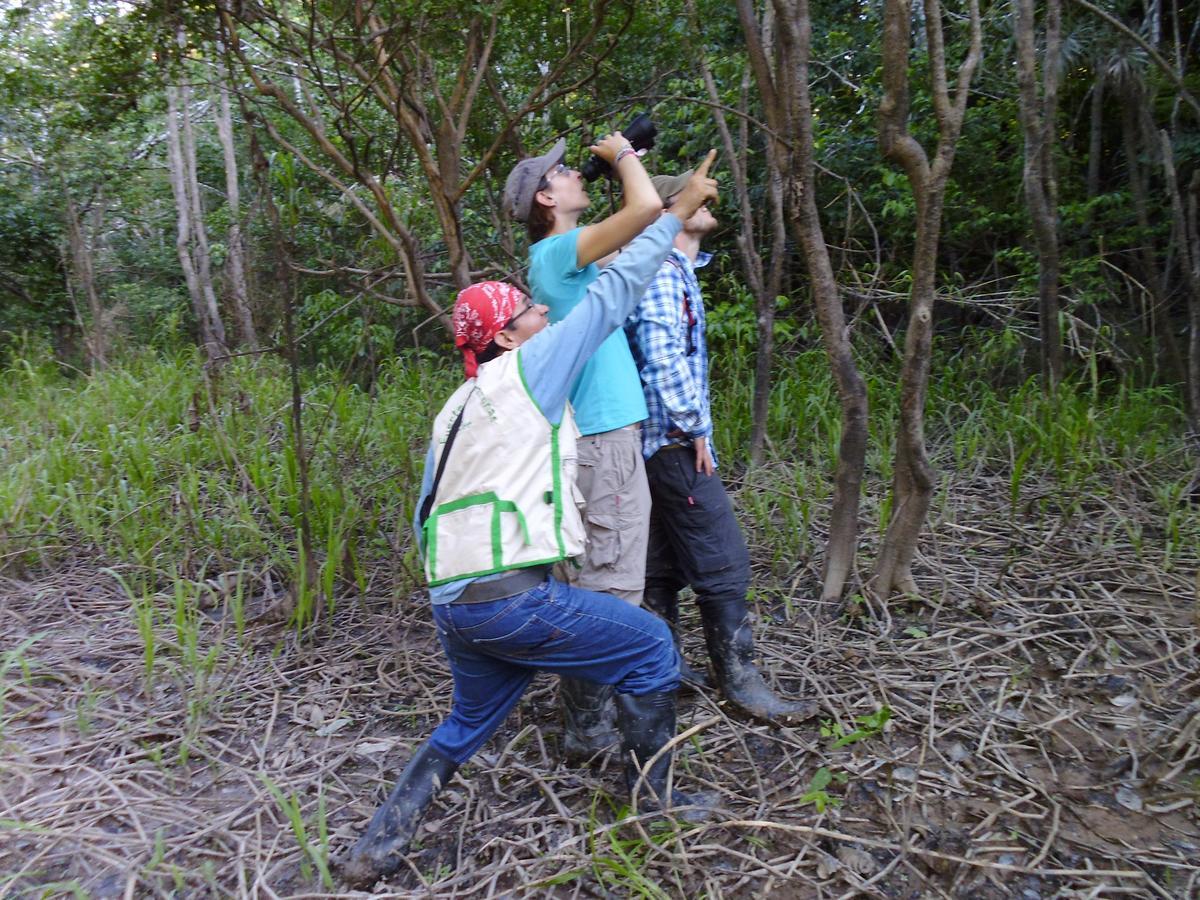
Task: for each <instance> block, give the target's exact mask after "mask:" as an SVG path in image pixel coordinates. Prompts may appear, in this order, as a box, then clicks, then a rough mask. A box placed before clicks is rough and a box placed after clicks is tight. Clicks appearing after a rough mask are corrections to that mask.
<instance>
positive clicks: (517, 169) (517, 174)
mask: <svg viewBox="0 0 1200 900" xmlns="http://www.w3.org/2000/svg"><path fill="white" fill-rule="evenodd" d="M566 155H567V142H566V141H565V140H564V139H562V138H559V140H558V142H557V143H555V145H554V146H553V147H551V148H550V152H548V153H543V154H542V155H541V156H531V157H530V158H529V159H523V160H521V161H520V162H519V163H517V164H516V165H515V166H513V170H512V171H511V172H509V173H508V180H507V181H505V182H504V208H505V209H507V210H508V213H509V215H511V216H512V217H513V218H514V219H517V220H519V221H521V222H524V221H526V220H528V219H529V210H530V209H531V208H532V207H533V196H534V194H536V193H537V192H538V184H540V183H541V180H542V179H543V178H544V177H545V176H546V173H547V172H549V171H550V170H551V169H553V168H554V167H555V166H557V165H558V164H559V163H560V162H562V161H563V159H564V157H566Z"/></svg>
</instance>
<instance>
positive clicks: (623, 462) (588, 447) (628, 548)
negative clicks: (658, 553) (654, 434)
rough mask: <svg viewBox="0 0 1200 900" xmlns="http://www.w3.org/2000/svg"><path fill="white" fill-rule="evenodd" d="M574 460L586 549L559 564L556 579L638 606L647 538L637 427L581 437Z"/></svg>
mask: <svg viewBox="0 0 1200 900" xmlns="http://www.w3.org/2000/svg"><path fill="white" fill-rule="evenodd" d="M578 460H579V473H578V476H577V483H578V485H579V490H580V492H581V493H582V494H583V498H584V503H585V506H584V509H583V523H584V528H585V530H586V532H587V544H586V547H585V549H584V555H583V558H582V559H581V560H577V561H576V562H575V563H572V562H570V561H568V562H565V563H562V564H560V566H559V567H558V569H559V572H558V574H559V577H560V578H561V579H562V580H563V581H566V582H568V583H569V584H571V585H573V586H574V587H578V588H583V589H584V590H589V591H600V592H602V593H605V594H612V595H613V596H614V597H619V598H621V599H622V600H624V601H626V602H627V603H631V604H633V605H634V606H641V603H642V592H643V590H644V589H645V585H646V544H647V542H648V538H649V534H650V488H649V486H648V484H647V483H646V464H645V462H644V461H643V459H642V427H641V425H628V426H626V427H625V428H618V429H616V430H615V431H605V432H601V433H600V434H589V435H586V436H584V437H581V438H580V439H579V447H578Z"/></svg>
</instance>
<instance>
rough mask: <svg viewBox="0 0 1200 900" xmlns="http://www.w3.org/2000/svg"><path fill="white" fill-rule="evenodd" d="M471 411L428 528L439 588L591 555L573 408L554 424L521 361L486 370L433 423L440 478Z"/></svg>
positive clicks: (429, 565)
mask: <svg viewBox="0 0 1200 900" xmlns="http://www.w3.org/2000/svg"><path fill="white" fill-rule="evenodd" d="M464 403H465V404H466V410H465V412H464V413H463V420H462V424H461V425H460V426H459V429H458V434H457V436H456V437H455V438H454V443H453V444H452V445H451V447H450V457H449V459H448V460H447V462H446V470H445V471H444V472H443V473H442V480H441V482H440V484H439V485H438V489H437V496H436V497H435V498H434V503H433V508H432V510H431V511H430V514H429V518H428V520H426V522H425V529H424V530H425V577H426V578H427V579H428V580H429V584H431V585H438V584H445V583H446V582H448V581H457V580H458V579H460V578H478V577H480V576H482V575H491V574H494V573H496V572H504V571H507V570H509V569H519V568H524V567H526V566H533V565H538V564H541V563H554V562H558V561H559V560H561V559H567V558H569V557H572V556H579V555H580V554H582V553H583V539H584V531H583V520H582V518H581V517H580V514H579V506H578V504H577V502H576V498H578V497H579V496H580V494H579V490H578V488H576V486H575V459H576V450H575V445H576V441H577V440H578V438H579V431H578V429H577V428H576V427H575V419H574V416H573V415H572V413H571V405H570V404H569V403H568V404H567V405H566V407H565V409H564V411H563V417H562V422H560V423H559V424H558V425H553V424H551V423H550V421H549V420H548V419H547V418H546V417H545V416H544V415H543V414H542V411H541V410H540V409H539V408H538V405H537V402H536V401H535V400H534V399H533V395H532V394H530V392H529V387H528V385H527V384H526V383H525V376H524V373H523V372H522V370H521V354H520V353H519V352H512V353H505V354H503V355H502V356H500V357H498V358H496V359H494V360H492V361H491V362H487V363H484V364H483V365H482V366H480V367H479V373H478V375H477V377H476V378H474V379H473V380H470V381H468V382H466V384H464V385H463V386H462V387H460V388H459V389H458V390H457V391H455V392H454V394H453V395H451V397H450V399H449V400H448V401H447V402H446V405H445V406H443V407H442V411H441V412H440V413H438V416H437V418H436V419H435V420H434V424H433V446H434V448H435V449H434V460H433V465H434V471H435V472H436V471H437V465H438V464H439V463H440V462H441V457H442V451H443V449H444V448H445V445H446V437H447V436H448V434H449V432H450V427H451V426H452V425H453V424H454V419H455V417H457V416H458V412H459V410H460V409H462V408H463V404H464Z"/></svg>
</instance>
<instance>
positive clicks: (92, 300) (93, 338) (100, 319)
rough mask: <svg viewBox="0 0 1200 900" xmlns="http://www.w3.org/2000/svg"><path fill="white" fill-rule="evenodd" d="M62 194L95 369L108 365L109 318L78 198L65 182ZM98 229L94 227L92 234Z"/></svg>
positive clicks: (86, 344)
mask: <svg viewBox="0 0 1200 900" xmlns="http://www.w3.org/2000/svg"><path fill="white" fill-rule="evenodd" d="M63 196H64V199H65V200H66V212H67V242H68V244H69V246H70V249H71V269H72V271H73V272H74V274H75V282H76V284H77V286H78V287H79V290H80V292H81V293H82V294H83V296H84V299H85V300H86V301H87V307H88V316H89V318H90V319H91V321H90V322H89V323H88V328H87V331H86V332H85V333H84V339H83V344H84V347H85V348H86V351H87V358H88V364H89V366H90V367H91V368H92V370H93V371H95V370H96V369H103V368H104V367H105V366H107V365H108V344H109V333H108V332H109V324H110V323H109V317H108V314H107V313H106V312H105V310H104V307H103V306H102V305H101V303H100V294H99V292H98V291H97V290H96V276H95V271H94V269H93V268H92V248H91V242H90V241H89V240H88V238H87V235H86V234H84V228H83V223H82V222H81V221H80V218H79V207H78V206H77V205H76V204H75V200H74V198H73V197H72V196H71V194H70V192H69V191H68V190H67V188H66V185H65V184H64V185H63ZM95 231H96V230H95V229H93V234H94V233H95Z"/></svg>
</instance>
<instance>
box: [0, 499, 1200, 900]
mask: <svg viewBox="0 0 1200 900" xmlns="http://www.w3.org/2000/svg"><path fill="white" fill-rule="evenodd" d="M945 496H947V497H951V498H958V499H955V500H954V501H952V502H951V501H946V502H945V503H944V504H943V505H942V506H941V507H940V508H939V509H937V510H935V512H934V516H935V517H936V520H935V521H934V522H933V528H932V533H931V534H930V535H929V537H928V539H927V540H926V541H925V542H924V543H923V553H924V555H923V557H922V558H921V560H920V566H919V570H918V575H919V582H920V586H921V588H922V591H923V592H924V597H925V599H924V600H923V601H904V602H898V603H894V604H892V605H891V606H890V607H889V608H888V609H886V610H884V609H880V608H875V609H865V610H863V612H865V613H867V614H866V615H863V616H861V617H843V618H840V619H835V620H830V619H829V617H828V615H827V613H828V611H827V610H824V609H822V608H821V607H820V605H819V604H817V603H814V602H813V601H812V600H811V597H812V596H813V595H814V592H815V585H816V567H817V566H818V565H819V561H818V560H800V561H797V563H796V565H795V567H794V569H792V570H791V571H788V572H774V573H770V572H760V573H758V575H759V578H758V592H757V594H756V603H757V611H758V613H759V615H760V617H761V626H760V627H759V629H758V635H759V639H760V648H761V651H762V656H763V659H764V661H765V663H766V665H767V667H768V668H769V669H770V670H771V672H772V673H773V676H772V677H773V678H774V680H775V681H776V683H777V686H778V687H780V688H781V689H782V690H784V691H788V692H792V693H795V694H803V695H808V696H813V697H816V698H818V699H819V700H820V702H821V704H822V707H823V710H824V712H823V717H824V720H825V722H826V727H825V729H824V730H825V731H826V732H831V731H834V732H836V727H835V723H836V725H837V726H840V727H841V730H842V732H851V731H853V730H854V728H855V726H856V724H858V722H857V718H858V717H860V716H866V715H869V714H871V713H874V712H875V711H876V710H878V709H879V708H881V707H883V706H886V707H888V708H889V709H890V710H891V714H892V715H891V719H890V721H889V722H888V723H887V725H886V726H885V727H884V729H883V731H882V733H880V734H875V735H868V736H865V737H862V738H861V739H859V740H855V741H853V742H851V743H849V744H848V745H846V746H844V747H841V748H839V749H833V748H832V744H833V743H834V742H835V740H836V733H835V734H826V735H822V734H821V727H820V723H816V722H814V723H810V724H808V725H806V726H804V727H799V728H796V729H787V728H776V729H773V728H769V727H765V726H762V725H756V724H751V723H747V722H745V721H741V720H738V719H736V718H731V717H730V715H729V714H728V713H727V711H726V710H725V709H724V708H723V706H722V705H721V704H720V702H718V698H716V697H714V696H702V695H696V694H686V695H684V697H683V698H682V701H681V706H680V727H681V729H686V728H692V727H693V726H695V727H696V728H697V731H696V733H695V735H694V737H692V738H689V739H688V740H686V741H685V742H684V743H683V745H682V750H681V753H680V755H679V759H678V764H677V772H678V776H677V777H678V778H679V780H680V783H681V785H682V786H684V787H687V788H692V789H706V790H709V791H714V792H716V793H717V794H718V795H719V797H720V800H721V806H722V810H721V812H720V813H719V814H718V815H717V816H716V817H715V819H714V820H713V821H711V822H710V823H708V824H705V825H701V826H698V827H692V826H684V825H679V824H675V823H671V822H663V821H656V820H653V819H652V818H649V817H641V818H629V817H625V818H623V819H622V818H619V817H618V815H619V813H621V812H622V810H621V809H620V805H621V804H622V803H623V802H624V801H623V799H622V795H621V791H620V789H619V777H618V771H617V770H618V766H617V763H616V760H615V759H614V758H612V757H606V758H602V759H599V760H596V761H595V764H594V765H593V766H591V767H588V768H572V767H568V766H566V765H563V764H562V763H560V762H559V761H558V758H559V753H558V747H559V742H560V726H559V723H558V721H557V717H556V711H555V695H554V684H553V681H552V680H551V679H550V678H547V677H542V678H539V679H538V680H537V681H536V682H535V684H534V687H533V688H532V689H531V691H530V692H529V693H528V694H527V696H526V697H525V699H524V700H523V701H522V703H521V705H520V707H519V709H518V710H517V711H516V713H515V714H514V715H513V716H512V717H511V718H510V720H509V721H508V722H507V723H506V724H505V726H504V727H503V729H502V730H501V731H500V733H499V734H498V735H497V736H496V737H495V738H494V739H493V740H492V741H491V742H490V743H489V744H488V745H487V746H486V747H485V749H484V751H483V752H481V753H480V754H478V755H477V756H476V757H475V758H474V760H473V761H472V762H471V763H470V764H469V765H468V766H467V767H465V768H464V769H463V770H462V771H461V772H460V773H459V775H458V776H457V777H456V778H455V780H454V781H453V783H452V784H451V785H450V787H449V789H448V790H447V791H445V792H444V793H443V795H442V797H441V798H440V800H439V801H438V802H437V804H436V806H435V808H433V809H432V811H431V813H430V815H429V816H428V818H427V821H426V824H425V826H424V830H423V834H422V837H421V840H420V844H419V846H417V847H415V848H414V850H413V852H412V853H411V855H410V856H409V859H408V865H407V867H406V869H405V870H404V871H403V872H402V873H401V874H400V875H399V876H397V877H396V878H395V879H394V880H393V881H392V882H391V883H390V884H380V885H378V886H377V888H376V893H378V894H390V895H397V896H421V897H447V898H448V897H472V898H476V897H525V896H551V897H627V896H644V897H661V896H668V897H676V896H678V897H710V898H718V897H766V896H770V897H771V898H772V900H783V898H800V897H838V896H867V897H912V898H916V897H956V898H957V897H963V898H990V897H996V898H1006V897H1020V898H1029V900H1036V898H1050V897H1099V896H1115V895H1118V894H1120V895H1130V896H1145V897H1196V896H1200V735H1198V733H1197V732H1198V729H1200V676H1198V674H1197V646H1198V644H1197V620H1196V595H1195V590H1196V588H1195V582H1194V579H1195V575H1196V565H1197V563H1196V559H1195V558H1185V559H1179V558H1176V559H1174V560H1167V559H1165V558H1164V554H1163V551H1162V550H1161V549H1158V548H1156V547H1155V538H1154V523H1153V521H1152V517H1151V516H1150V515H1149V513H1147V512H1146V510H1145V509H1142V508H1140V507H1139V506H1138V504H1137V501H1136V498H1135V499H1131V500H1130V501H1129V502H1128V505H1126V506H1124V507H1119V506H1117V505H1114V504H1112V503H1111V502H1109V503H1105V504H1103V505H1097V506H1096V508H1095V509H1084V510H1079V509H1076V510H1074V511H1073V513H1072V515H1071V516H1070V517H1064V516H1062V515H1057V514H1055V513H1054V511H1053V509H1052V508H1051V509H1049V510H1044V509H1041V510H1039V511H1038V512H1037V514H1036V516H1035V515H1034V514H1033V513H1031V512H1030V510H1025V511H1023V512H1019V513H1018V514H1017V515H1015V516H1014V513H1013V512H1012V511H1011V510H1010V509H1009V508H1008V505H1007V503H1006V502H1003V503H1002V502H1001V501H1000V500H998V499H995V498H1004V497H1006V496H1007V488H1006V482H1004V483H1000V482H997V483H996V484H991V483H990V482H989V481H988V480H987V479H986V477H984V476H978V477H976V478H975V479H974V480H973V481H970V482H968V481H966V480H963V479H960V480H959V482H958V483H956V484H954V485H952V486H948V489H947V490H946V492H945ZM1132 521H1139V522H1141V523H1142V524H1143V525H1144V526H1145V527H1144V528H1142V529H1140V530H1139V531H1137V532H1136V533H1137V534H1138V535H1139V544H1140V547H1138V548H1135V547H1134V546H1132V545H1130V543H1129V535H1131V534H1133V533H1134V532H1132V531H1131V529H1129V528H1127V527H1124V526H1125V525H1126V524H1128V523H1129V522H1132ZM869 545H870V541H869V540H867V539H864V549H866V548H868V547H869ZM863 558H864V559H869V558H870V557H869V555H868V554H867V553H866V552H864V555H863ZM103 566H104V563H103V561H98V560H94V559H87V558H83V557H79V558H75V559H71V560H69V561H66V562H64V563H63V564H62V565H61V566H60V567H59V568H57V569H56V570H55V571H52V572H44V573H41V574H38V575H30V576H26V577H25V578H24V579H22V580H11V579H6V580H0V653H2V654H3V656H2V657H0V660H2V662H0V666H2V667H3V668H4V673H3V676H4V682H3V683H4V688H3V690H4V694H3V705H2V707H0V725H2V728H3V731H2V734H0V748H2V756H0V760H2V762H0V892H2V893H5V894H7V895H14V896H39V897H40V896H57V895H67V896H70V895H75V896H91V897H148V896H177V897H183V896H187V897H198V896H199V897H203V896H230V895H237V896H253V897H275V896H281V897H282V896H328V895H331V894H340V893H346V892H344V891H341V890H340V889H339V885H338V883H337V880H336V874H335V875H334V876H333V878H332V881H331V882H323V881H322V876H321V865H323V864H324V861H325V859H326V856H327V855H329V856H336V854H337V853H339V852H341V851H342V850H344V848H345V847H346V846H348V844H349V842H351V841H352V840H353V839H354V838H355V836H356V835H357V834H359V833H360V831H361V829H362V828H363V826H364V825H365V824H366V821H367V819H368V818H369V816H370V814H371V812H372V810H373V809H374V807H375V806H376V804H377V803H378V802H380V801H381V800H382V798H383V796H384V794H385V792H386V790H387V788H388V787H389V785H390V782H391V780H392V779H393V778H394V776H395V774H396V772H397V771H398V770H399V769H400V768H401V767H402V766H403V764H404V762H405V760H406V759H407V758H408V756H409V754H410V752H411V751H412V748H413V747H414V746H415V745H416V743H417V742H419V741H420V740H421V739H422V738H423V737H424V736H426V735H427V734H428V733H429V731H430V730H431V729H432V727H433V726H434V724H436V722H437V721H438V719H439V717H440V716H441V715H442V714H443V713H444V712H445V711H446V709H447V703H448V698H449V695H450V680H449V677H448V673H447V669H446V666H445V664H444V661H443V659H442V657H441V655H440V651H439V650H438V648H437V647H436V644H435V641H434V635H433V629H432V627H431V625H430V620H429V617H428V615H427V610H426V609H425V608H424V606H423V604H422V603H421V602H420V601H419V599H417V598H402V599H397V593H398V592H397V591H396V589H395V587H394V585H393V584H392V583H391V581H390V578H391V577H392V575H393V574H395V573H389V572H377V573H375V574H374V576H373V578H372V581H371V583H370V585H369V586H368V590H367V591H366V592H359V591H357V590H355V589H352V588H351V587H349V586H346V587H345V590H344V593H343V594H342V595H341V596H339V597H338V599H337V608H336V611H335V612H334V613H333V614H332V615H326V616H325V617H324V618H323V620H322V621H321V622H320V623H319V624H318V625H317V626H316V628H315V629H314V630H312V631H311V632H310V633H308V634H307V635H305V636H304V637H303V638H301V639H298V638H297V637H296V636H295V635H294V634H293V633H292V632H291V631H290V630H289V629H288V628H286V627H284V626H282V625H279V624H275V623H269V622H258V623H255V622H251V623H250V624H247V626H246V628H245V631H244V634H243V635H242V637H241V638H240V639H239V637H238V635H237V627H236V623H235V617H234V616H233V614H232V612H231V606H232V604H231V600H230V596H229V594H228V592H227V591H226V590H225V587H224V586H223V585H222V584H220V583H215V582H214V583H213V584H211V585H210V588H211V589H210V590H208V591H206V592H204V597H205V604H204V605H205V608H204V609H203V610H202V611H201V615H200V618H199V619H196V620H195V621H196V623H197V625H198V627H197V628H196V629H194V630H195V631H196V632H197V633H198V635H199V638H198V640H197V641H195V642H194V643H193V642H192V641H190V639H189V634H190V633H191V632H192V630H193V629H191V628H190V627H189V625H188V620H187V618H186V616H184V617H182V618H181V619H177V618H176V616H175V612H174V601H173V598H172V596H170V595H169V594H164V595H162V596H160V597H157V598H155V606H154V609H155V617H154V619H153V621H151V620H149V619H148V618H146V617H145V616H143V618H142V619H141V620H140V621H141V629H142V630H141V631H139V620H138V618H137V617H136V616H135V615H134V613H133V610H132V608H131V602H130V599H129V597H128V596H127V595H126V594H125V593H124V591H123V590H122V588H121V587H120V585H119V584H118V583H117V581H116V580H115V579H114V578H113V577H112V575H111V574H108V573H106V572H103V571H101V569H102V568H103ZM116 570H117V571H118V572H120V571H122V570H121V569H120V567H116ZM249 586H250V591H249V593H248V594H247V598H246V607H247V616H248V617H249V618H251V619H252V618H253V617H254V615H255V614H256V613H258V612H261V611H262V609H263V607H264V606H265V605H267V604H268V601H269V600H270V597H269V596H265V595H267V594H269V591H268V588H267V585H266V583H265V581H264V579H263V578H262V576H261V574H259V575H257V576H254V577H252V578H251V580H250V582H249ZM685 605H686V604H685ZM180 621H182V625H180V624H178V623H179V622H180ZM686 627H687V636H686V640H685V647H686V650H687V652H688V655H689V656H690V657H691V658H692V659H693V661H697V662H702V661H703V653H702V651H701V643H700V640H699V627H698V622H697V621H696V619H695V617H694V614H692V613H691V611H690V609H689V617H688V618H687V620H686ZM150 631H152V632H153V633H154V635H155V638H154V640H153V642H152V643H153V646H154V648H155V652H154V659H153V661H152V662H151V663H150V665H149V671H150V672H151V673H152V675H153V677H152V678H148V677H147V671H148V667H147V663H148V660H147V652H146V646H147V642H146V640H145V639H144V636H145V635H146V634H148V633H149V632H150ZM868 730H869V729H868ZM822 766H824V767H826V768H827V769H828V770H829V773H830V775H831V776H833V777H832V778H831V780H830V781H829V784H828V785H827V786H826V787H825V788H824V790H823V791H813V790H810V787H811V786H812V779H813V776H814V774H815V773H816V772H817V770H818V768H819V767H822ZM330 885H332V887H330Z"/></svg>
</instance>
